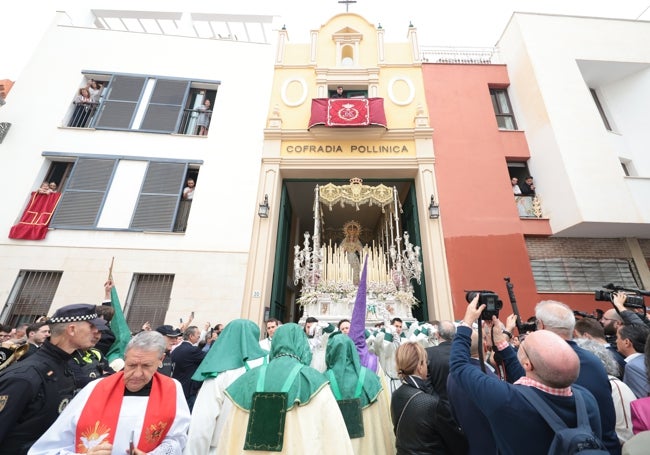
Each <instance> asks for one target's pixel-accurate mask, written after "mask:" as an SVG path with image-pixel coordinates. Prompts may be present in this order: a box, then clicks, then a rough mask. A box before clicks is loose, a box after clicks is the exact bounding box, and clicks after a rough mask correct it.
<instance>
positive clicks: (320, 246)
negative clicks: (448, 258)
mask: <svg viewBox="0 0 650 455" xmlns="http://www.w3.org/2000/svg"><path fill="white" fill-rule="evenodd" d="M346 206H352V207H354V208H355V209H356V211H359V212H360V211H362V210H364V209H365V210H367V209H368V208H370V207H373V206H375V207H379V209H380V210H381V214H380V216H379V219H378V221H377V222H376V223H375V225H374V226H369V227H368V226H361V224H360V223H359V222H358V221H356V220H350V221H347V222H346V223H344V224H343V226H342V229H341V226H331V223H330V224H328V222H327V216H326V215H325V214H326V213H327V212H332V211H333V210H336V209H337V208H338V207H340V208H341V209H344V208H345V207H346ZM401 213H402V206H401V203H400V199H399V195H398V193H397V188H396V187H394V186H393V187H392V188H390V187H387V186H385V185H383V184H380V185H377V186H370V185H364V184H363V180H362V179H360V178H352V179H350V184H349V185H334V184H333V183H328V184H327V185H323V186H319V185H316V187H315V188H314V204H313V216H314V232H313V233H312V234H310V233H309V232H305V234H304V241H303V244H302V247H301V245H295V246H294V284H296V285H298V284H301V285H302V289H301V293H300V297H299V298H298V300H297V303H298V304H299V305H300V306H301V307H302V309H303V315H302V319H301V320H302V321H304V320H305V319H306V318H307V317H309V316H313V317H316V318H317V319H318V320H320V321H324V322H332V323H336V322H338V321H339V320H341V319H345V318H350V315H351V314H352V309H353V306H354V301H355V297H356V293H357V288H358V282H359V273H360V269H361V268H362V267H363V264H364V261H366V260H367V261H368V269H367V305H366V308H367V314H366V326H368V327H372V326H373V325H374V324H376V323H379V322H384V321H386V320H389V319H392V318H394V317H400V318H401V319H403V320H414V319H413V315H412V307H413V306H414V305H417V304H418V300H417V299H416V298H415V296H414V293H413V285H412V282H413V281H414V280H415V281H416V282H417V283H418V284H419V283H420V276H421V274H422V262H421V261H420V247H419V246H415V245H413V244H412V243H411V242H410V240H409V234H408V232H406V231H404V232H402V231H401V228H400V214H401ZM333 233H336V234H333ZM341 236H343V239H342V240H340V237H341ZM361 240H365V241H366V242H365V244H364V243H363V242H362V241H361Z"/></svg>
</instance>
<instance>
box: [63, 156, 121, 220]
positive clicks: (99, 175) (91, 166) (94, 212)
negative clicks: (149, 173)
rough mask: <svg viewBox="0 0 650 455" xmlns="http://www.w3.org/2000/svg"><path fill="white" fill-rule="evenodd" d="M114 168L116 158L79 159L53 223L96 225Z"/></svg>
mask: <svg viewBox="0 0 650 455" xmlns="http://www.w3.org/2000/svg"><path fill="white" fill-rule="evenodd" d="M114 168H115V160H110V159H94V158H79V159H77V162H76V163H75V166H74V168H73V169H72V174H71V176H70V181H69V182H68V186H67V188H66V190H65V192H64V193H63V194H62V195H61V200H60V201H59V205H58V207H57V209H56V213H55V214H54V217H53V218H52V223H51V224H52V227H55V228H61V227H82V228H92V227H95V225H96V223H97V217H98V215H99V209H100V208H101V206H102V203H103V201H104V197H105V195H106V190H107V189H108V184H109V182H110V181H111V177H112V175H113V170H114Z"/></svg>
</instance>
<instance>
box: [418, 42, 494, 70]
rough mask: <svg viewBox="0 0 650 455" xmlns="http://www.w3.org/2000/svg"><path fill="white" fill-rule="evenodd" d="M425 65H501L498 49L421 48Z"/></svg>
mask: <svg viewBox="0 0 650 455" xmlns="http://www.w3.org/2000/svg"><path fill="white" fill-rule="evenodd" d="M420 55H421V57H422V61H423V62H425V63H455V64H464V65H495V64H499V63H501V58H500V55H499V50H498V48H496V47H434V46H421V47H420Z"/></svg>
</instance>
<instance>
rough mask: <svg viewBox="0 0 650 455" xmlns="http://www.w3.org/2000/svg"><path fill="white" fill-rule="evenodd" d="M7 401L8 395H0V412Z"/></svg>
mask: <svg viewBox="0 0 650 455" xmlns="http://www.w3.org/2000/svg"><path fill="white" fill-rule="evenodd" d="M7 401H9V395H0V412H2V410H3V409H4V408H5V405H6V404H7Z"/></svg>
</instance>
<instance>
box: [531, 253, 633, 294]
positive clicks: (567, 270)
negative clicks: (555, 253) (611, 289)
mask: <svg viewBox="0 0 650 455" xmlns="http://www.w3.org/2000/svg"><path fill="white" fill-rule="evenodd" d="M530 265H531V267H532V270H533V277H534V279H535V285H536V286H537V291H538V292H590V291H595V290H597V289H599V288H601V287H602V286H603V285H604V284H607V283H614V284H616V285H619V286H623V287H627V288H637V287H638V284H637V282H638V281H639V280H638V279H637V278H638V272H637V271H636V269H635V267H634V264H633V262H632V261H630V260H628V259H584V258H548V259H532V260H531V261H530Z"/></svg>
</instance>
